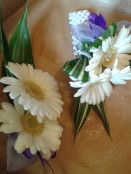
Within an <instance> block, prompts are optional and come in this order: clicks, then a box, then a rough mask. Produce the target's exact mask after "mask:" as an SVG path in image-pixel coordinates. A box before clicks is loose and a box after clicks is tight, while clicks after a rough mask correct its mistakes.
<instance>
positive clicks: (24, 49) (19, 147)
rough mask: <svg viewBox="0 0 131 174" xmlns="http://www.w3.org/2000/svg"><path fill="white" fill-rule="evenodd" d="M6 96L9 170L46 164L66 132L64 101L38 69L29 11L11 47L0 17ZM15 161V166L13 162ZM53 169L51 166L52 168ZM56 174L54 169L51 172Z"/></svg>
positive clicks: (3, 116)
mask: <svg viewBox="0 0 131 174" xmlns="http://www.w3.org/2000/svg"><path fill="white" fill-rule="evenodd" d="M0 11H1V10H0ZM0 46H1V53H2V78H1V79H0V82H1V83H2V84H4V89H3V92H4V93H7V94H8V98H9V102H3V103H1V106H2V109H1V110H0V122H1V123H2V124H1V126H0V132H3V133H5V134H8V145H7V146H8V147H7V169H8V171H15V170H19V169H21V168H23V167H25V166H27V165H29V164H30V163H32V162H34V161H35V160H36V156H38V157H39V159H40V160H41V161H42V164H43V165H44V162H46V163H47V164H48V165H49V163H48V162H47V161H46V160H48V159H50V158H52V157H53V156H54V155H55V152H56V151H57V150H58V149H59V147H60V144H61V140H60V137H61V136H62V132H63V128H62V126H61V125H60V124H59V122H58V121H57V118H58V117H60V114H61V112H62V105H63V101H62V97H61V95H60V94H59V91H58V90H59V89H58V85H57V82H56V81H55V79H54V77H52V76H51V75H50V74H49V73H48V72H43V71H42V70H39V69H36V68H35V65H34V61H33V55H32V49H31V42H30V36H29V32H28V27H27V7H26V9H25V12H24V14H23V16H22V18H21V20H20V21H19V23H18V25H17V27H16V29H15V31H14V33H13V35H12V37H11V40H10V42H9V43H8V41H7V39H6V36H5V34H4V31H3V28H2V15H1V14H0ZM14 160H15V165H12V164H13V161H14ZM49 167H50V168H51V166H50V165H49ZM51 170H52V172H53V173H54V171H53V169H52V168H51Z"/></svg>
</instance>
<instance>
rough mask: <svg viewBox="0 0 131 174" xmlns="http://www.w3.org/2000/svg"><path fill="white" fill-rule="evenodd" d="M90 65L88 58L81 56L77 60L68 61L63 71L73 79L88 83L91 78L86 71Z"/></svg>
mask: <svg viewBox="0 0 131 174" xmlns="http://www.w3.org/2000/svg"><path fill="white" fill-rule="evenodd" d="M88 64H89V62H88V58H87V57H85V56H83V55H80V56H79V57H77V58H76V59H73V60H70V61H68V62H67V63H66V64H65V65H64V67H63V70H64V71H65V72H66V73H67V74H68V75H69V76H72V77H75V78H76V79H78V80H81V81H83V82H87V81H88V78H89V73H88V72H86V71H85V67H86V66H87V65H88Z"/></svg>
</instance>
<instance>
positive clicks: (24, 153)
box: [23, 149, 34, 158]
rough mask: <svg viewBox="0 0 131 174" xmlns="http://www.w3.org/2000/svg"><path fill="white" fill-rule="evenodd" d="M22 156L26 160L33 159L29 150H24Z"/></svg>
mask: <svg viewBox="0 0 131 174" xmlns="http://www.w3.org/2000/svg"><path fill="white" fill-rule="evenodd" d="M23 155H25V156H26V157H27V158H32V157H34V155H32V154H31V152H30V149H26V150H25V151H24V152H23Z"/></svg>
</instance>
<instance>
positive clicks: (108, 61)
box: [101, 48, 117, 67]
mask: <svg viewBox="0 0 131 174" xmlns="http://www.w3.org/2000/svg"><path fill="white" fill-rule="evenodd" d="M116 51H117V50H116V49H115V48H110V49H109V50H108V52H107V53H105V54H104V56H103V59H102V62H101V65H102V66H104V67H110V66H112V65H113V64H114V61H115V58H116Z"/></svg>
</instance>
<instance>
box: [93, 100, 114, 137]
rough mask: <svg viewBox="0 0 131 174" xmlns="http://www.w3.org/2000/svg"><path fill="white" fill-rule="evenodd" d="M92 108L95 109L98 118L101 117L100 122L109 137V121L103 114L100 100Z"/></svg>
mask: <svg viewBox="0 0 131 174" xmlns="http://www.w3.org/2000/svg"><path fill="white" fill-rule="evenodd" d="M94 109H95V111H96V113H97V115H98V116H99V118H100V119H101V121H102V124H103V126H104V128H105V130H106V132H107V134H108V136H109V137H110V138H111V134H110V127H109V122H108V120H107V117H106V114H105V110H104V105H103V102H101V103H100V104H98V105H95V106H94ZM111 139H112V138H111Z"/></svg>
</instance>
